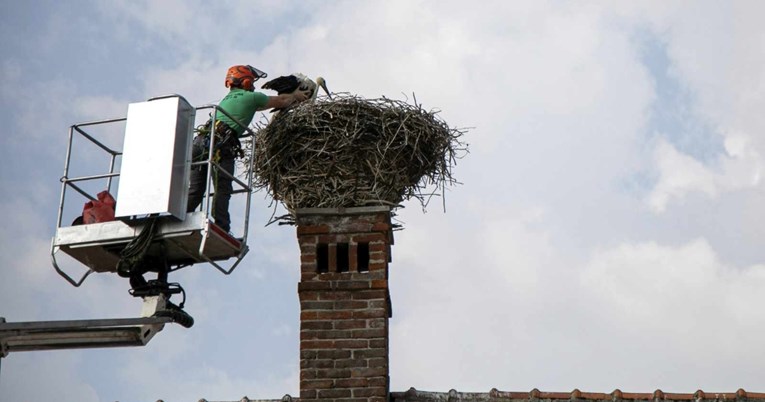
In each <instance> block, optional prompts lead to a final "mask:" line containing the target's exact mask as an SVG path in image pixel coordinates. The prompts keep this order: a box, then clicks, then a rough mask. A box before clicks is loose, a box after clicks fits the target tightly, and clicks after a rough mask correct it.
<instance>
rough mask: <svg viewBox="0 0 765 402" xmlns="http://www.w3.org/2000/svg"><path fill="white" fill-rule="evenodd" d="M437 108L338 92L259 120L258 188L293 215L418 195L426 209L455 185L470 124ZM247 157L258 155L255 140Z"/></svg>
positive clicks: (389, 203) (396, 201)
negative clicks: (453, 121) (454, 122)
mask: <svg viewBox="0 0 765 402" xmlns="http://www.w3.org/2000/svg"><path fill="white" fill-rule="evenodd" d="M437 114H438V112H437V111H426V110H424V109H423V108H422V107H421V105H418V104H417V103H416V100H415V104H414V105H411V104H408V103H406V102H403V101H397V100H392V99H388V98H381V99H364V98H361V97H358V96H353V95H350V94H336V95H335V97H334V99H333V100H328V99H326V98H320V99H319V100H318V101H316V102H314V103H311V102H304V103H302V104H300V105H298V106H296V107H294V108H292V109H290V110H287V111H284V112H281V113H279V114H278V115H276V116H274V117H273V118H272V120H271V121H270V123H267V124H266V123H258V124H256V130H257V133H256V136H255V139H254V140H253V142H254V145H255V152H254V155H255V160H254V174H255V177H254V181H253V182H254V186H255V188H266V189H267V191H268V192H269V194H270V195H271V196H272V197H273V198H274V199H275V200H278V201H281V202H282V203H284V205H285V206H286V208H287V210H288V211H289V212H290V213H291V214H292V213H293V212H294V210H295V209H298V208H332V207H335V208H336V207H354V206H371V205H387V206H391V207H397V206H399V205H400V203H401V202H402V201H405V200H408V199H411V198H415V199H417V200H419V201H420V204H421V205H422V207H423V208H424V207H426V206H427V204H428V201H429V200H430V198H431V197H432V196H433V195H436V192H437V191H438V190H439V189H440V190H441V191H443V189H444V187H445V186H446V185H454V184H456V183H457V181H456V180H455V179H454V177H453V176H452V167H454V166H455V164H456V160H457V159H459V158H460V157H461V156H462V155H464V153H465V152H467V144H465V143H463V142H461V141H460V138H461V137H462V135H464V133H465V130H464V129H455V128H450V127H449V126H448V125H447V124H446V122H444V121H443V120H442V119H441V118H440V117H439V116H438V115H437ZM253 142H250V143H249V144H248V145H247V148H249V149H248V152H247V153H246V154H247V155H252V154H253V153H252V152H251V151H252V144H253Z"/></svg>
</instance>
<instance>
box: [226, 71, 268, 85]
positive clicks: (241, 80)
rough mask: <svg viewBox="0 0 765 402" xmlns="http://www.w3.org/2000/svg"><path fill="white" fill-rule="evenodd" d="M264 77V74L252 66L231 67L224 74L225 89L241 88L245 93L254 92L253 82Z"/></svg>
mask: <svg viewBox="0 0 765 402" xmlns="http://www.w3.org/2000/svg"><path fill="white" fill-rule="evenodd" d="M266 76H267V74H266V73H264V72H262V71H260V70H258V69H257V68H255V67H253V66H249V65H247V66H245V65H239V66H231V67H230V68H229V69H228V72H227V73H226V88H242V89H244V90H246V91H254V90H255V81H257V80H258V79H260V78H265V77H266Z"/></svg>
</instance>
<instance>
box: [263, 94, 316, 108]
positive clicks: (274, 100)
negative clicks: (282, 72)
mask: <svg viewBox="0 0 765 402" xmlns="http://www.w3.org/2000/svg"><path fill="white" fill-rule="evenodd" d="M306 99H307V98H306V96H305V94H304V93H302V92H300V91H297V92H295V93H291V94H285V95H276V96H269V97H268V103H266V105H265V106H263V107H260V108H258V110H264V109H282V108H285V107H287V106H289V105H291V104H293V103H295V102H302V101H304V100H306Z"/></svg>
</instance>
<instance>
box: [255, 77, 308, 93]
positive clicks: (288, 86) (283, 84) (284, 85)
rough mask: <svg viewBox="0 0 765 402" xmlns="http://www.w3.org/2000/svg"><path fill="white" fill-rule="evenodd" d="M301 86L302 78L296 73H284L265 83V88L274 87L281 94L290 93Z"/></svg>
mask: <svg viewBox="0 0 765 402" xmlns="http://www.w3.org/2000/svg"><path fill="white" fill-rule="evenodd" d="M299 86H300V80H298V78H297V77H295V76H294V75H284V76H281V77H279V78H274V79H272V80H271V81H268V82H266V83H265V84H263V86H262V87H261V88H263V89H273V90H274V91H276V92H278V93H279V95H281V94H289V93H292V92H294V91H295V90H296V89H298V87H299Z"/></svg>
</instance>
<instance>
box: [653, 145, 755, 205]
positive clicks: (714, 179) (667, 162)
mask: <svg viewBox="0 0 765 402" xmlns="http://www.w3.org/2000/svg"><path fill="white" fill-rule="evenodd" d="M725 149H726V151H727V153H728V155H724V156H721V157H720V160H719V161H718V163H719V165H720V167H719V168H718V167H715V166H707V165H704V164H703V163H702V162H700V161H698V160H696V159H695V158H693V157H692V156H689V155H686V154H683V153H681V152H680V151H678V150H677V149H676V148H675V147H674V146H673V145H672V144H670V143H669V142H667V141H664V140H659V142H658V144H657V145H656V148H655V150H654V158H655V163H656V169H657V171H658V173H657V175H658V180H657V182H656V185H655V186H654V188H653V189H652V191H651V193H650V195H649V196H648V199H647V202H648V204H649V205H650V207H651V208H652V209H653V210H654V211H655V212H659V213H661V212H664V211H665V210H666V208H667V205H668V204H669V203H670V201H672V200H677V202H679V203H681V204H682V201H683V199H684V198H685V197H687V196H688V195H689V194H693V193H701V194H704V195H706V196H708V197H713V198H714V197H717V196H718V195H719V194H720V193H721V192H726V191H735V190H739V189H744V188H756V187H759V186H760V183H761V181H760V180H761V179H760V177H761V175H762V170H763V163H764V161H763V160H762V158H761V157H760V155H759V154H758V152H757V151H756V150H754V149H752V148H751V147H750V142H749V141H748V139H747V138H746V137H744V136H728V137H727V138H726V140H725Z"/></svg>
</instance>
